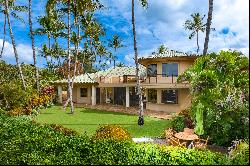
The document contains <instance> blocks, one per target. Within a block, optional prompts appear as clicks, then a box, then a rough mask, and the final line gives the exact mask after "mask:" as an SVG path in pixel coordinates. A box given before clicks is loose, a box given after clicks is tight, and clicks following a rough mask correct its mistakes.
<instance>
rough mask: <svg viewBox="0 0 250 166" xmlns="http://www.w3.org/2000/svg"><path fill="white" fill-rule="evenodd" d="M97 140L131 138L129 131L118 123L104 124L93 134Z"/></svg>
mask: <svg viewBox="0 0 250 166" xmlns="http://www.w3.org/2000/svg"><path fill="white" fill-rule="evenodd" d="M93 138H94V139H95V140H100V139H114V140H131V136H130V134H129V133H128V131H127V130H126V129H124V128H122V127H121V126H118V125H102V126H100V127H99V128H98V129H97V130H96V133H95V135H94V136H93Z"/></svg>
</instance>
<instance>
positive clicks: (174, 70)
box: [139, 50, 198, 84]
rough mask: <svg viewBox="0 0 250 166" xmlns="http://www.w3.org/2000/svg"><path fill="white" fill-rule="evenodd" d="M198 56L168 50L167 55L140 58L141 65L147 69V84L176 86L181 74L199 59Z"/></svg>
mask: <svg viewBox="0 0 250 166" xmlns="http://www.w3.org/2000/svg"><path fill="white" fill-rule="evenodd" d="M197 58H198V56H196V55H188V54H186V53H181V52H176V51H173V50H168V51H167V52H166V53H165V54H157V55H153V56H149V57H146V58H144V57H143V58H140V59H139V63H140V64H142V65H143V66H145V67H146V79H145V82H144V83H145V84H161V83H169V84H175V83H176V81H177V78H178V76H179V75H180V74H182V73H183V72H184V71H186V70H187V69H188V68H189V67H190V66H191V65H192V64H193V63H194V61H195V59H197Z"/></svg>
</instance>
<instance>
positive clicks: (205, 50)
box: [203, 0, 213, 55]
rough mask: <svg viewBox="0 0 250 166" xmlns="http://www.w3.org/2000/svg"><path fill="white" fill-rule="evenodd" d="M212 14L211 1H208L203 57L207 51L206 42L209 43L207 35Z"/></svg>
mask: <svg viewBox="0 0 250 166" xmlns="http://www.w3.org/2000/svg"><path fill="white" fill-rule="evenodd" d="M212 14H213V0H209V9H208V15H207V24H206V37H205V42H204V49H203V55H206V54H207V50H208V42H209V34H210V30H211V27H210V26H211V22H212Z"/></svg>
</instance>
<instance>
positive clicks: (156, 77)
mask: <svg viewBox="0 0 250 166" xmlns="http://www.w3.org/2000/svg"><path fill="white" fill-rule="evenodd" d="M155 80H156V83H157V74H156V79H155Z"/></svg>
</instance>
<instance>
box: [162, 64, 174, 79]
mask: <svg viewBox="0 0 250 166" xmlns="http://www.w3.org/2000/svg"><path fill="white" fill-rule="evenodd" d="M172 75H173V76H175V77H177V76H178V63H163V64H162V76H163V77H172Z"/></svg>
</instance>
